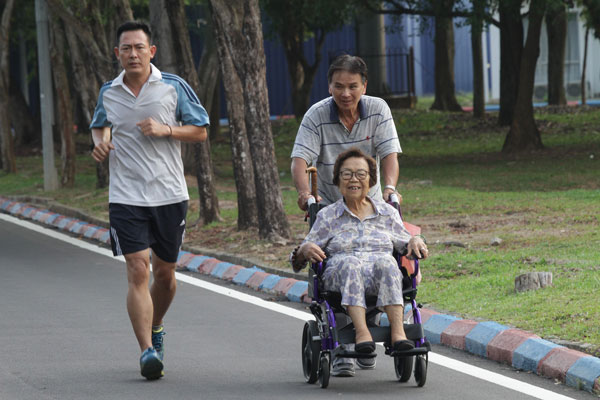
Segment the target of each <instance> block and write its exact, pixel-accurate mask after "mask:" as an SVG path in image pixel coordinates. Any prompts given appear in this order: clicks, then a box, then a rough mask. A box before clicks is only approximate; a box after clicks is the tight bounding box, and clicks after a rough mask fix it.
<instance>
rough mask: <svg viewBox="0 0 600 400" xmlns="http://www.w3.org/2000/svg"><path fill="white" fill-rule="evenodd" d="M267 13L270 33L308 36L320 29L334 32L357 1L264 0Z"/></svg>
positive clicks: (351, 12) (353, 8) (350, 13)
mask: <svg viewBox="0 0 600 400" xmlns="http://www.w3.org/2000/svg"><path fill="white" fill-rule="evenodd" d="M260 4H261V7H262V9H263V10H264V11H265V12H266V14H267V17H268V22H269V23H268V24H265V28H266V32H267V35H269V36H270V37H276V36H277V34H282V33H285V32H290V31H291V32H294V33H299V34H302V35H303V36H304V40H308V39H310V38H311V37H313V36H314V34H315V33H316V32H318V31H321V32H333V31H336V30H338V29H340V28H341V27H342V26H344V24H346V23H348V22H350V21H351V19H352V18H353V17H354V15H355V12H356V9H357V8H356V7H357V6H356V5H354V3H353V2H352V1H347V0H307V1H297V0H261V1H260Z"/></svg>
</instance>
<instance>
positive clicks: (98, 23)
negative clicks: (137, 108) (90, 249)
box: [47, 0, 131, 189]
mask: <svg viewBox="0 0 600 400" xmlns="http://www.w3.org/2000/svg"><path fill="white" fill-rule="evenodd" d="M118 1H119V4H120V6H118V7H117V16H118V18H126V16H127V15H129V12H128V11H127V10H128V9H129V11H130V10H131V7H130V6H129V1H128V0H118ZM47 2H48V8H49V10H50V11H51V12H52V14H53V15H55V16H58V17H60V19H61V20H62V21H63V23H64V26H65V27H67V28H66V34H67V40H68V42H69V51H70V52H71V62H72V66H73V78H74V79H75V84H74V86H75V87H77V88H78V89H79V90H78V93H79V96H80V99H81V107H82V114H83V115H84V118H85V119H88V118H89V120H90V122H91V116H92V113H93V110H94V107H95V105H96V104H95V99H97V96H98V90H99V87H100V86H101V85H102V84H103V83H104V82H106V81H108V80H110V79H112V77H113V76H114V75H115V73H116V72H118V71H119V69H120V66H119V65H118V63H114V62H113V51H112V49H113V46H112V44H113V43H115V42H116V32H115V29H114V19H110V20H109V21H108V22H109V23H108V24H103V22H102V12H101V10H100V8H99V7H100V5H99V4H98V2H96V1H88V2H79V3H75V4H73V5H72V6H71V7H67V6H65V5H64V3H63V2H62V1H60V0H47ZM112 5H113V3H112V2H110V3H107V4H105V7H112ZM74 7H77V8H76V10H75V11H76V13H74V12H73V8H74ZM73 36H76V39H75V40H74V38H73ZM80 49H83V51H84V54H81V55H80V56H79V57H78V56H77V55H79V54H80ZM82 60H83V61H82ZM90 77H95V83H94V82H93V81H94V79H91V78H90ZM84 92H87V94H86V93H84ZM88 97H89V99H88ZM108 181H109V172H108V158H107V159H106V160H104V162H101V163H97V164H96V187H97V188H99V189H100V188H105V187H107V186H108Z"/></svg>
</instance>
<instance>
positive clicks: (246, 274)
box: [0, 196, 600, 392]
mask: <svg viewBox="0 0 600 400" xmlns="http://www.w3.org/2000/svg"><path fill="white" fill-rule="evenodd" d="M2 211H3V212H5V213H8V214H12V215H14V216H21V217H24V218H28V219H31V220H34V221H37V222H40V223H43V224H45V225H49V226H52V227H56V228H58V229H62V230H66V231H70V232H72V233H75V234H78V235H80V236H81V237H85V238H87V239H91V240H97V241H100V242H103V243H106V244H110V232H109V230H108V229H106V228H105V227H103V226H99V225H94V224H90V223H88V222H85V221H82V220H79V219H76V218H70V217H68V216H64V215H60V214H58V213H55V212H52V211H50V210H48V209H39V208H36V207H34V206H31V205H29V204H25V203H21V202H19V201H13V200H9V199H7V198H4V197H2V196H0V212H2ZM97 223H100V224H102V223H103V222H97ZM177 266H178V267H180V268H185V269H187V270H188V271H190V272H194V273H201V274H205V275H212V276H213V277H216V278H219V279H224V280H228V281H233V282H234V283H236V284H238V285H246V286H248V287H251V288H253V289H255V290H258V291H262V292H266V293H276V294H278V295H282V296H285V297H286V298H287V299H289V300H290V301H293V302H309V303H310V300H311V299H310V297H309V296H308V282H306V281H304V280H297V279H294V278H290V277H282V276H279V275H277V274H272V273H268V272H266V271H264V270H263V269H261V268H258V267H256V266H253V267H243V266H241V265H235V264H232V263H229V262H224V261H220V260H218V259H216V258H213V257H210V256H205V255H201V254H200V255H197V254H194V253H192V252H188V251H181V252H180V254H179V256H178V259H177ZM410 311H411V307H410V305H407V307H406V309H405V315H406V314H407V313H409V312H410ZM420 311H421V321H422V323H423V325H424V329H425V334H426V337H427V340H428V341H429V342H431V343H435V344H445V345H448V346H450V347H454V348H457V349H462V350H466V351H468V352H470V353H472V354H475V355H478V356H481V357H484V358H489V359H492V360H496V361H500V362H506V363H508V364H510V365H512V366H513V367H514V368H516V369H520V370H525V371H531V372H535V373H536V374H538V375H542V376H546V377H549V378H555V379H559V380H561V381H563V382H564V383H565V384H566V385H568V386H570V387H574V388H577V389H581V390H585V391H588V392H594V391H596V392H598V391H600V358H597V357H594V356H591V355H589V354H586V353H583V352H580V351H577V350H572V349H569V348H566V347H564V346H560V345H557V344H555V343H552V342H549V341H547V340H544V339H542V338H540V337H539V336H537V335H535V334H533V333H530V332H525V331H521V330H518V329H513V328H509V327H507V326H504V325H501V324H498V323H496V322H493V321H483V322H477V321H473V320H465V319H461V318H458V317H455V316H452V315H446V314H441V313H439V312H437V311H434V310H431V309H426V308H421V309H420ZM381 325H382V326H387V325H389V321H388V320H387V315H385V313H384V314H382V317H381Z"/></svg>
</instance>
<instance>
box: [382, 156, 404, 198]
mask: <svg viewBox="0 0 600 400" xmlns="http://www.w3.org/2000/svg"><path fill="white" fill-rule="evenodd" d="M381 174H382V176H383V184H384V189H383V199H384V200H386V201H387V200H388V198H389V196H390V194H392V193H396V189H395V188H396V185H397V184H398V176H399V174H400V166H399V164H398V153H390V154H388V155H387V156H385V158H384V159H383V160H381ZM387 186H390V187H389V188H388V187H387ZM392 186H393V187H394V189H392V188H391V187H392ZM398 200H399V201H400V202H402V196H401V195H400V194H399V193H398Z"/></svg>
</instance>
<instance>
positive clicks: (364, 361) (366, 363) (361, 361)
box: [356, 357, 377, 369]
mask: <svg viewBox="0 0 600 400" xmlns="http://www.w3.org/2000/svg"><path fill="white" fill-rule="evenodd" d="M376 364H377V360H376V359H375V357H373V358H357V359H356V365H357V366H358V368H360V369H375V365H376Z"/></svg>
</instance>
